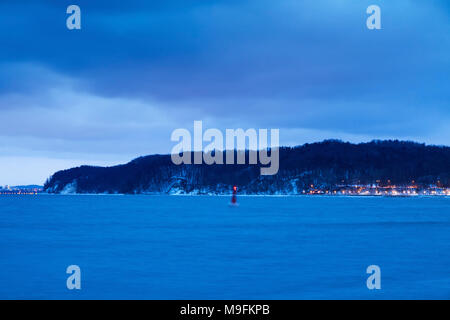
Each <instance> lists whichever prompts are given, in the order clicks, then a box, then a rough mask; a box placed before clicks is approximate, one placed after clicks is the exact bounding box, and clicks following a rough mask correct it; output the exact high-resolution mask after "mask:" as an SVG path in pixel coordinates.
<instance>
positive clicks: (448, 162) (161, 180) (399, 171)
mask: <svg viewBox="0 0 450 320" xmlns="http://www.w3.org/2000/svg"><path fill="white" fill-rule="evenodd" d="M247 162H248V161H247ZM413 180H414V182H415V184H416V185H419V186H423V187H425V186H428V185H430V184H436V183H438V182H437V181H439V184H440V185H442V186H443V187H449V186H450V148H449V147H437V146H426V145H423V144H417V143H412V142H400V141H373V142H370V143H361V144H351V143H343V142H340V141H335V140H328V141H324V142H320V143H313V144H305V145H303V146H299V147H294V148H281V149H280V169H279V172H278V174H276V175H274V176H261V175H260V166H259V165H206V164H202V165H179V166H177V165H174V164H173V163H172V161H171V158H170V155H151V156H146V157H141V158H137V159H135V160H133V161H131V162H129V163H127V164H124V165H119V166H114V167H107V168H103V167H91V166H82V167H78V168H72V169H68V170H63V171H59V172H56V173H55V174H54V175H53V176H52V177H51V178H50V179H49V180H48V181H47V182H46V183H45V186H44V190H45V191H47V192H49V193H125V194H135V193H169V194H208V193H210V194H222V193H226V194H228V193H229V192H230V190H231V188H232V186H233V185H237V186H238V187H239V193H243V194H299V193H302V192H303V190H309V188H310V186H311V185H314V187H315V188H322V189H332V188H334V187H336V186H337V185H342V184H377V183H379V184H381V185H383V184H395V185H407V184H410V183H411V181H413Z"/></svg>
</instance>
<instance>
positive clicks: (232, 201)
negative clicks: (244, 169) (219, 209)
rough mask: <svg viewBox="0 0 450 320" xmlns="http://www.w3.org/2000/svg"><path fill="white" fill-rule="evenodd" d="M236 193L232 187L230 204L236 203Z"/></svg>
mask: <svg viewBox="0 0 450 320" xmlns="http://www.w3.org/2000/svg"><path fill="white" fill-rule="evenodd" d="M236 193H237V187H236V186H233V195H232V196H231V204H236V203H237V198H236Z"/></svg>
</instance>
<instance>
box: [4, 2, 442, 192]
mask: <svg viewBox="0 0 450 320" xmlns="http://www.w3.org/2000/svg"><path fill="white" fill-rule="evenodd" d="M72 4H76V5H78V6H79V7H80V8H81V30H69V29H67V27H66V19H67V18H68V17H69V14H67V13H66V9H67V7H68V6H69V5H72ZM372 4H375V5H378V6H379V7H380V8H381V30H369V29H368V28H367V27H366V20H367V18H368V17H369V15H368V14H367V13H366V9H367V7H368V6H369V5H372ZM449 17H450V2H449V1H447V0H427V1H424V0H389V1H384V0H370V1H366V0H310V1H308V0H306V1H301V0H277V1H274V0H270V1H269V0H240V1H238V0H226V1H216V0H191V1H188V0H164V1H146V0H128V1H122V0H108V1H106V0H105V1H103V0H96V1H92V0H71V1H70V2H69V1H54V0H32V1H25V0H22V1H18V0H2V1H1V2H0V124H1V130H0V185H6V184H9V185H20V184H43V183H44V181H45V179H47V178H48V177H49V176H50V175H51V174H53V173H54V172H55V171H57V170H61V169H66V168H70V167H73V166H79V165H82V164H89V165H114V164H119V163H125V162H128V161H130V160H131V159H133V158H136V157H138V156H142V155H148V154H155V153H170V151H171V149H172V148H173V146H174V145H175V144H176V143H175V142H172V141H171V140H170V136H171V133H172V132H173V130H175V129H177V128H186V129H188V130H191V132H192V128H193V122H194V120H202V121H203V127H204V129H207V128H218V129H221V130H225V129H226V128H231V129H237V128H243V129H248V128H256V129H259V128H268V129H270V128H277V129H280V144H281V145H299V144H303V143H306V142H316V141H321V140H324V139H331V138H333V139H334V138H335V139H342V140H345V141H351V142H366V141H370V140H372V139H401V140H414V141H418V142H424V143H427V144H437V145H449V141H450V126H449V123H450V77H449V75H450V55H449V52H450V19H449Z"/></svg>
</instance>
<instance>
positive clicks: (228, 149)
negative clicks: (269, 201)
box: [171, 121, 280, 175]
mask: <svg viewBox="0 0 450 320" xmlns="http://www.w3.org/2000/svg"><path fill="white" fill-rule="evenodd" d="M225 137H226V139H225V140H226V141H225V148H224V136H223V134H222V132H221V131H220V130H219V129H215V128H210V129H207V130H206V131H205V132H204V133H203V123H202V121H194V145H192V139H191V133H190V132H189V130H187V129H183V128H179V129H176V130H174V131H173V132H172V136H171V141H175V142H179V143H178V144H177V145H175V146H174V147H173V148H172V152H171V158H172V162H173V163H174V164H176V165H180V164H192V156H191V153H193V154H194V164H202V163H205V164H208V165H212V164H224V159H223V154H224V153H225V163H226V164H227V165H229V164H235V154H237V156H236V157H237V162H236V164H246V155H247V154H248V163H249V164H257V163H258V160H259V163H260V164H261V165H263V166H265V167H261V168H260V172H261V175H275V174H277V173H278V169H279V139H280V134H279V129H270V147H269V141H268V138H269V136H268V129H259V130H258V131H256V130H255V129H247V130H246V131H244V130H243V129H226V131H225ZM203 142H210V143H209V144H208V145H207V146H206V147H205V148H204V147H203ZM235 142H236V143H235ZM224 150H225V151H224ZM258 150H259V151H258ZM192 151H194V152H192Z"/></svg>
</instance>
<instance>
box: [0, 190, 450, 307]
mask: <svg viewBox="0 0 450 320" xmlns="http://www.w3.org/2000/svg"><path fill="white" fill-rule="evenodd" d="M228 203H229V198H228V197H219V196H217V197H214V196H211V197H209V196H102V195H98V196H97V195H85V196H82V195H74V196H56V195H55V196H52V195H38V196H1V197H0V298H1V299H449V298H450V199H449V198H444V197H414V198H389V197H326V196H292V197H263V196H255V197H251V196H248V197H239V207H230V206H229V205H228ZM69 265H78V266H79V267H80V269H81V290H68V289H67V287H66V279H67V277H68V276H69V275H68V274H66V268H67V267H68V266H69ZM370 265H378V266H379V267H380V270H381V289H380V290H376V289H374V290H369V289H368V288H367V286H366V280H367V278H368V277H369V274H367V273H366V269H367V267H368V266H370Z"/></svg>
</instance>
